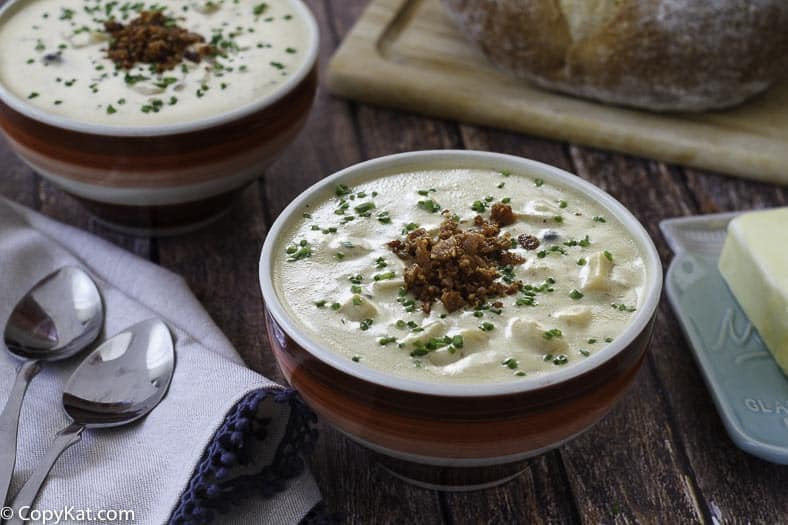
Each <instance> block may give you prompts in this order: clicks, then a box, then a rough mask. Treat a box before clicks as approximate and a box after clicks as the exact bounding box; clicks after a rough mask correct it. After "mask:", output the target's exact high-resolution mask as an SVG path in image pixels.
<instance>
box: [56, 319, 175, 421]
mask: <svg viewBox="0 0 788 525" xmlns="http://www.w3.org/2000/svg"><path fill="white" fill-rule="evenodd" d="M174 368H175V350H174V347H173V343H172V336H171V335H170V331H169V329H168V328H167V325H165V324H164V323H163V322H162V321H159V320H157V319H152V320H149V321H144V322H142V323H139V324H137V325H135V326H133V327H131V328H129V329H128V330H125V331H124V332H121V333H120V334H118V335H116V336H115V337H113V338H112V339H109V340H108V341H106V342H104V343H103V344H102V345H101V346H99V347H98V348H97V349H96V350H95V351H94V352H93V353H92V354H90V355H89V356H88V357H87V358H86V359H85V361H84V362H83V363H82V364H81V365H79V368H77V370H76V371H75V372H74V374H73V375H72V376H71V379H69V381H68V383H67V384H66V387H65V390H64V393H63V408H64V409H65V411H66V414H68V416H69V417H70V418H71V419H72V420H73V421H74V422H75V423H77V424H80V425H82V426H84V427H85V428H106V427H115V426H120V425H126V424H128V423H131V422H132V421H135V420H137V419H139V418H141V417H143V416H144V415H146V414H147V413H148V412H150V411H151V410H152V409H153V408H154V407H156V405H158V404H159V403H160V402H161V400H162V399H163V398H164V395H165V394H166V392H167V388H168V387H169V384H170V381H171V379H172V374H173V371H174Z"/></svg>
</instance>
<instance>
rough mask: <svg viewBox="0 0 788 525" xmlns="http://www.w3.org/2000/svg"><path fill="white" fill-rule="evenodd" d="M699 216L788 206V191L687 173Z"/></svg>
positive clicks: (773, 186) (739, 180) (702, 173)
mask: <svg viewBox="0 0 788 525" xmlns="http://www.w3.org/2000/svg"><path fill="white" fill-rule="evenodd" d="M685 176H686V179H687V186H688V187H689V188H690V189H691V190H692V195H693V197H694V198H695V200H696V202H697V205H698V212H699V213H718V212H723V211H736V210H751V209H757V208H766V207H769V206H785V205H786V204H788V188H787V187H785V186H782V187H781V186H776V185H774V184H764V183H756V182H750V181H745V180H741V179H734V178H733V177H727V176H725V175H720V174H718V173H711V172H707V171H698V170H690V169H688V170H685Z"/></svg>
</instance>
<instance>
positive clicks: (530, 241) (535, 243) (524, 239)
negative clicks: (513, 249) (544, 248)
mask: <svg viewBox="0 0 788 525" xmlns="http://www.w3.org/2000/svg"><path fill="white" fill-rule="evenodd" d="M517 242H519V243H520V246H522V247H523V248H525V249H526V250H535V249H537V248H539V244H540V243H539V239H538V238H536V237H535V236H533V235H526V234H525V233H524V234H522V235H520V236H519V237H517Z"/></svg>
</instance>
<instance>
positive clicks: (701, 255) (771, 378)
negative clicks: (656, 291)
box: [660, 213, 788, 464]
mask: <svg viewBox="0 0 788 525" xmlns="http://www.w3.org/2000/svg"><path fill="white" fill-rule="evenodd" d="M736 215H738V214H737V213H724V214H716V215H703V216H697V217H687V218H678V219H669V220H665V221H662V223H661V224H660V228H661V230H662V233H663V235H664V236H665V238H666V239H667V241H668V244H669V245H670V247H671V249H672V250H673V252H674V253H675V257H674V258H673V261H672V262H671V263H670V266H669V268H668V271H667V276H666V279H665V289H666V293H667V296H668V299H669V301H670V304H671V306H672V308H673V310H674V312H675V313H676V316H677V317H678V320H679V324H680V325H681V327H682V330H683V331H684V334H685V335H686V337H687V340H688V342H689V345H690V348H691V349H692V351H693V354H694V356H695V360H696V362H697V363H698V366H699V368H700V370H701V372H702V374H703V377H704V380H705V381H706V385H707V386H708V388H709V391H710V393H711V395H712V398H713V400H714V403H715V405H716V407H717V411H718V413H719V415H720V417H721V418H722V421H723V423H724V425H725V428H726V429H727V431H728V434H729V435H730V436H731V439H733V441H734V443H735V444H736V445H737V446H738V447H739V448H741V449H742V450H744V451H746V452H748V453H750V454H752V455H755V456H758V457H760V458H763V459H765V460H767V461H771V462H773V463H779V464H788V377H786V376H785V375H784V374H783V373H782V371H781V370H780V368H779V366H778V365H777V362H776V361H775V360H774V358H773V357H772V355H771V353H770V352H769V351H768V349H767V348H766V346H765V345H764V343H763V341H762V340H761V338H760V336H759V335H758V332H757V331H756V330H755V328H753V326H752V325H751V324H750V322H749V320H748V318H747V316H746V315H745V314H744V312H743V311H742V309H741V307H740V306H739V304H738V303H737V301H736V299H735V298H734V297H733V295H732V294H731V292H730V290H729V289H728V286H727V285H726V284H725V281H724V280H723V278H722V276H721V275H720V272H719V270H718V268H717V263H718V260H719V256H720V252H721V251H722V246H723V244H724V241H725V237H726V228H727V225H728V223H729V222H730V221H731V220H732V219H733V218H734V217H736Z"/></svg>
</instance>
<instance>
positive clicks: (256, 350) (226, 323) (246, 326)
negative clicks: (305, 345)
mask: <svg viewBox="0 0 788 525" xmlns="http://www.w3.org/2000/svg"><path fill="white" fill-rule="evenodd" d="M265 232H266V226H265V223H264V221H263V211H262V199H261V197H260V187H259V185H258V184H257V183H255V184H253V185H252V186H250V187H249V188H247V189H246V190H245V191H244V192H243V194H242V195H241V198H240V199H239V200H238V201H237V202H236V203H234V204H233V206H232V208H231V209H230V211H229V213H228V214H227V215H225V216H223V217H222V218H220V219H219V220H218V221H216V222H215V223H213V224H211V225H209V226H208V227H206V228H203V229H201V230H198V231H196V232H193V233H190V234H187V235H182V236H178V237H164V238H161V239H158V240H157V241H156V243H157V248H158V260H159V263H160V264H161V265H162V266H165V267H167V268H169V269H171V270H173V271H174V272H176V273H179V274H180V275H182V276H183V277H184V278H185V279H186V282H187V283H188V284H189V287H190V288H191V289H192V291H193V292H194V294H195V295H196V296H197V299H199V300H200V302H202V304H203V305H204V306H205V308H206V310H207V311H208V313H209V314H210V315H211V317H213V319H214V321H215V322H216V324H217V325H218V326H219V328H221V329H222V331H223V332H224V334H225V335H226V336H227V337H228V339H230V342H232V343H233V346H234V347H235V348H236V349H237V350H238V352H239V353H240V354H241V356H242V357H243V358H244V360H245V361H246V363H247V364H248V365H249V366H250V368H252V369H254V370H256V371H258V372H260V373H262V374H264V375H266V376H267V377H270V378H271V379H274V380H278V381H281V380H282V377H281V375H280V373H279V369H278V368H277V367H276V363H274V361H273V359H272V357H271V356H270V352H269V350H268V345H267V342H266V339H265V329H264V326H263V324H264V323H263V306H262V300H261V298H260V287H259V286H258V273H257V265H258V261H259V258H260V248H261V246H262V242H263V239H264V237H265Z"/></svg>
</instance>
